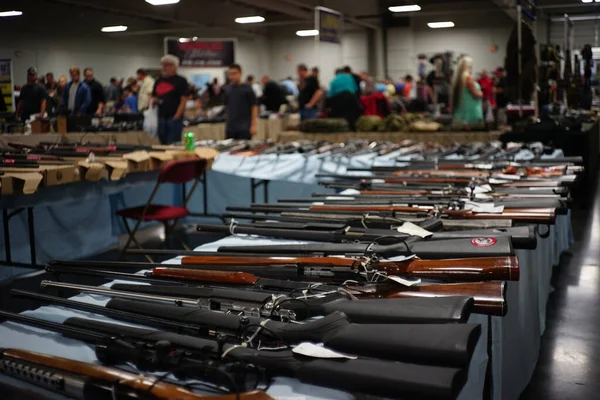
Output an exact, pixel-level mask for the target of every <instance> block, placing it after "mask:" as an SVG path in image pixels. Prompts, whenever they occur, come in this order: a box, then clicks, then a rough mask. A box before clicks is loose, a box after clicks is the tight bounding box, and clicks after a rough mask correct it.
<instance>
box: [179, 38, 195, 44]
mask: <svg viewBox="0 0 600 400" xmlns="http://www.w3.org/2000/svg"><path fill="white" fill-rule="evenodd" d="M191 40H192V39H190V38H186V37H182V38H179V43H187V42H189V41H191Z"/></svg>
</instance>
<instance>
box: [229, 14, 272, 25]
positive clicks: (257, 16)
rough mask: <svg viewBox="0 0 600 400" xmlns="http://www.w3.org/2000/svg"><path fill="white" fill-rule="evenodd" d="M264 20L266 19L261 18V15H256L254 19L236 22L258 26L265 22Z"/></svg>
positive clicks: (242, 19)
mask: <svg viewBox="0 0 600 400" xmlns="http://www.w3.org/2000/svg"><path fill="white" fill-rule="evenodd" d="M264 20H265V18H264V17H261V16H260V15H255V16H252V17H240V18H236V19H235V22H237V23H238V24H257V23H259V22H263V21H264Z"/></svg>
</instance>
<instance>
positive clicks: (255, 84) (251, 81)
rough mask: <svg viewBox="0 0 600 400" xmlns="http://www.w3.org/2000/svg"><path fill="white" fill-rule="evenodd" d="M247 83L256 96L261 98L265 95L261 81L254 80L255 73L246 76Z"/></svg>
mask: <svg viewBox="0 0 600 400" xmlns="http://www.w3.org/2000/svg"><path fill="white" fill-rule="evenodd" d="M246 83H247V84H248V85H250V86H251V87H252V90H253V91H254V95H255V96H256V98H257V99H260V98H261V97H262V95H263V90H262V86H260V83H258V82H254V75H248V77H247V78H246Z"/></svg>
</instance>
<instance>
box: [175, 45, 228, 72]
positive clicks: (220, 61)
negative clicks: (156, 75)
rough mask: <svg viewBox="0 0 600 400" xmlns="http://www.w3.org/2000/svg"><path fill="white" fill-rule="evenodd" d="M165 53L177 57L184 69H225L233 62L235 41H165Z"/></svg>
mask: <svg viewBox="0 0 600 400" xmlns="http://www.w3.org/2000/svg"><path fill="white" fill-rule="evenodd" d="M166 52H167V54H172V55H174V56H177V57H179V60H180V61H181V66H182V67H184V68H185V67H188V68H226V67H228V66H229V65H231V64H233V63H234V62H235V41H234V40H194V41H193V40H190V41H185V42H181V40H180V39H167V40H166Z"/></svg>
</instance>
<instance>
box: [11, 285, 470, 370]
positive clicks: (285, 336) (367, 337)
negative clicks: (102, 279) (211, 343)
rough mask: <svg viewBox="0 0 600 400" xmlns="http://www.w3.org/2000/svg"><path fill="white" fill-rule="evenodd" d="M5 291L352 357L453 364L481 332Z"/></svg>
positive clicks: (198, 331)
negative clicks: (295, 319)
mask: <svg viewBox="0 0 600 400" xmlns="http://www.w3.org/2000/svg"><path fill="white" fill-rule="evenodd" d="M11 295H16V296H19V297H26V298H29V299H32V300H36V301H41V302H43V303H45V304H56V305H60V306H62V307H68V308H72V309H76V310H82V311H86V312H93V313H97V314H100V315H105V316H108V317H111V318H115V319H117V320H121V321H125V322H132V323H139V324H144V325H150V326H152V327H156V328H158V329H168V330H170V331H175V332H177V333H182V331H186V330H187V331H189V332H190V333H189V334H190V335H191V336H198V337H205V338H210V337H215V336H218V335H226V336H227V337H228V338H229V339H230V340H234V341H236V342H245V341H247V340H248V338H249V337H251V336H253V337H254V338H256V339H257V340H261V346H265V347H277V346H278V344H279V343H280V342H281V341H284V342H285V343H287V344H288V345H298V344H301V343H303V342H312V343H323V344H324V345H325V346H326V347H327V348H330V349H333V350H336V351H341V352H345V353H350V354H354V355H357V356H364V357H371V358H377V359H381V360H390V361H401V362H411V363H417V364H425V365H437V366H447V367H457V368H466V367H468V365H469V363H470V360H471V357H472V355H473V350H474V348H475V344H477V341H478V339H479V336H480V333H481V327H480V326H479V325H474V324H419V325H411V324H402V325H400V324H389V325H363V324H352V323H350V321H349V320H348V317H347V316H346V315H345V314H343V313H340V312H335V313H332V314H330V315H328V316H326V317H324V318H321V319H318V320H314V321H311V322H307V323H297V324H296V323H286V322H279V321H273V320H269V319H262V318H256V317H242V318H240V317H239V316H238V315H234V314H225V313H219V312H214V311H205V310H198V309H193V310H190V309H189V308H187V307H177V306H172V305H162V304H152V303H149V302H143V301H141V302H140V301H132V300H123V299H112V300H110V301H109V302H108V303H107V304H106V306H105V307H102V306H96V305H90V304H86V303H83V302H79V301H73V300H64V299H62V298H60V297H54V296H47V295H40V294H37V293H31V292H24V291H11ZM247 326H249V327H263V328H265V329H260V328H257V329H253V330H249V329H247V328H246V327H247ZM253 331H254V332H253ZM254 335H255V336H254ZM383 335H385V337H384V336H383Z"/></svg>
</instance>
